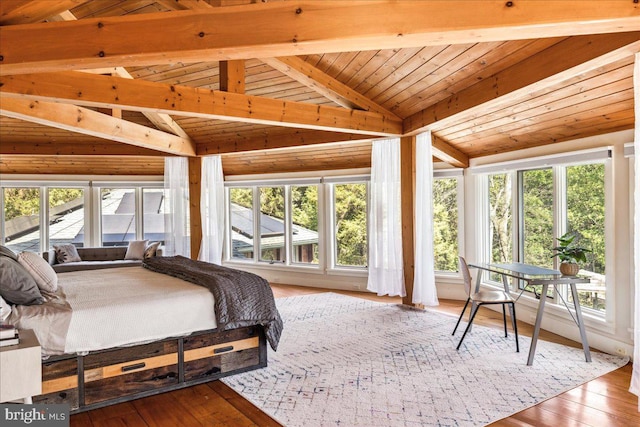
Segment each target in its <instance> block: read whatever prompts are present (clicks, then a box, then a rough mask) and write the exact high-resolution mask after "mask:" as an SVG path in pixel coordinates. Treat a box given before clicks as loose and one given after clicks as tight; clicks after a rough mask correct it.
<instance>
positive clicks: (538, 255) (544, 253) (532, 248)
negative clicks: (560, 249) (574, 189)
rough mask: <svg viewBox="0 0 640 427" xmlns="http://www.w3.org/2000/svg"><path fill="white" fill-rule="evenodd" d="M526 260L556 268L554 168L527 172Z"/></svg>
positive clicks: (524, 177)
mask: <svg viewBox="0 0 640 427" xmlns="http://www.w3.org/2000/svg"><path fill="white" fill-rule="evenodd" d="M521 174H522V197H523V205H522V206H523V212H522V218H523V220H524V223H523V225H524V235H523V236H522V244H521V245H522V249H523V255H524V258H523V260H522V261H523V262H525V263H526V264H533V265H537V266H540V267H547V268H553V259H552V258H551V257H552V256H553V247H554V246H555V237H554V235H553V170H552V169H537V170H530V171H523V172H521Z"/></svg>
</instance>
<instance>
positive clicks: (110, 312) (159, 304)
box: [58, 267, 216, 353]
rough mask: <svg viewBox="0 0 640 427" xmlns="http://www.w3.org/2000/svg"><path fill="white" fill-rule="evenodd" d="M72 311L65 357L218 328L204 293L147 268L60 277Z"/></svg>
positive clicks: (59, 281) (211, 302)
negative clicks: (67, 354)
mask: <svg viewBox="0 0 640 427" xmlns="http://www.w3.org/2000/svg"><path fill="white" fill-rule="evenodd" d="M58 286H59V287H61V288H62V289H63V291H64V293H65V294H66V297H67V301H68V302H69V304H70V305H71V308H72V309H73V313H72V316H71V323H70V325H69V331H68V333H67V340H66V344H65V353H84V352H87V351H92V350H99V349H105V348H110V347H118V346H126V345H134V344H140V343H143V342H149V341H154V340H157V339H162V338H167V337H172V336H180V335H187V334H189V333H191V332H194V331H198V330H206V329H214V328H215V327H216V320H215V314H214V310H213V295H211V292H209V291H208V290H207V289H206V288H203V287H201V286H197V285H194V284H192V283H189V282H185V281H183V280H180V279H177V278H175V277H171V276H167V275H165V274H160V273H154V272H152V271H149V270H147V269H145V268H143V267H128V268H113V269H104V270H88V271H74V272H68V273H61V274H58Z"/></svg>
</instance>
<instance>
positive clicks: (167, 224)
mask: <svg viewBox="0 0 640 427" xmlns="http://www.w3.org/2000/svg"><path fill="white" fill-rule="evenodd" d="M164 197H165V201H164V246H165V247H164V254H165V255H167V256H172V255H183V256H186V257H190V256H191V255H190V254H191V247H190V245H191V243H190V242H189V163H188V161H187V158H186V157H165V159H164Z"/></svg>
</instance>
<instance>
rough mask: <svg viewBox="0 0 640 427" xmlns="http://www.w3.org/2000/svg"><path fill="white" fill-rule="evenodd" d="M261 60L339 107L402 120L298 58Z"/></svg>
mask: <svg viewBox="0 0 640 427" xmlns="http://www.w3.org/2000/svg"><path fill="white" fill-rule="evenodd" d="M260 60H261V61H262V62H264V63H265V64H267V65H269V66H270V67H272V68H275V69H276V70H278V71H280V72H281V73H283V74H285V75H287V76H289V77H291V78H292V79H294V80H296V81H298V82H300V83H302V84H303V85H305V86H307V87H309V88H311V89H313V90H314V91H316V92H317V93H319V94H320V95H322V96H324V97H325V98H327V99H330V100H331V101H333V102H335V103H336V104H338V105H341V106H343V107H345V108H349V109H354V108H359V109H363V110H366V111H374V112H376V113H380V114H382V115H384V116H388V117H392V118H394V119H397V120H400V118H399V117H398V116H397V115H396V114H395V113H392V112H391V111H389V110H387V109H386V108H384V107H383V106H381V105H379V104H377V103H376V102H374V101H372V100H371V99H369V98H367V97H366V96H364V95H362V94H360V93H358V92H357V91H355V90H354V89H352V88H350V87H349V86H347V85H346V84H344V83H342V82H340V81H339V80H337V79H335V78H333V77H331V76H330V75H328V74H326V73H325V72H323V71H321V70H319V69H318V68H316V67H314V66H313V65H311V64H309V63H308V62H306V61H304V60H303V59H301V58H298V57H297V56H286V57H279V58H260Z"/></svg>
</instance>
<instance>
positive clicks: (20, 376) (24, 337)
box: [0, 329, 42, 403]
mask: <svg viewBox="0 0 640 427" xmlns="http://www.w3.org/2000/svg"><path fill="white" fill-rule="evenodd" d="M41 393H42V362H41V355H40V343H39V342H38V339H37V338H36V335H35V334H34V333H33V331H32V330H31V329H21V330H20V343H19V344H16V345H10V346H5V347H0V402H9V401H12V400H19V399H22V400H23V401H24V403H32V400H31V397H32V396H37V395H39V394H41Z"/></svg>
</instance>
